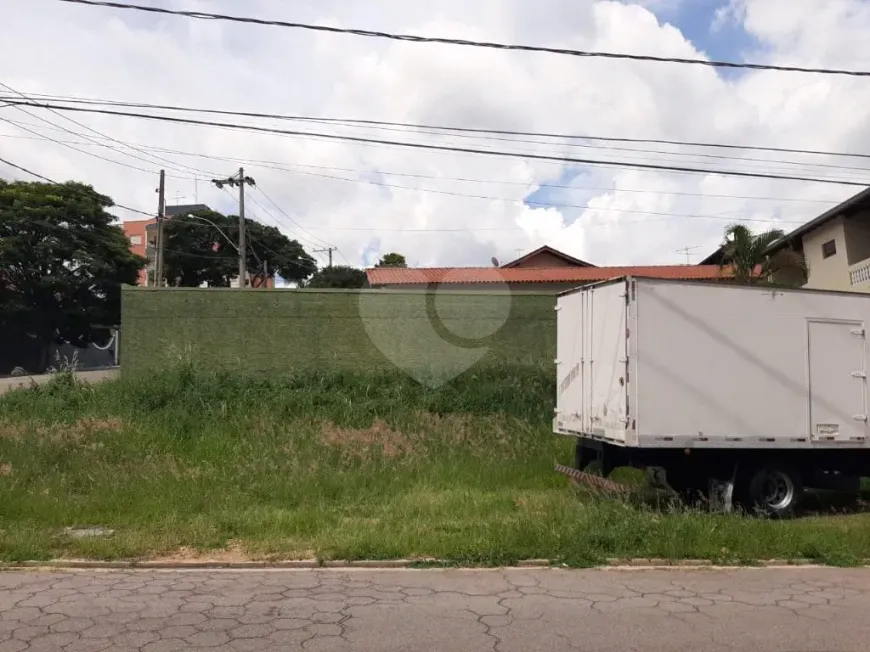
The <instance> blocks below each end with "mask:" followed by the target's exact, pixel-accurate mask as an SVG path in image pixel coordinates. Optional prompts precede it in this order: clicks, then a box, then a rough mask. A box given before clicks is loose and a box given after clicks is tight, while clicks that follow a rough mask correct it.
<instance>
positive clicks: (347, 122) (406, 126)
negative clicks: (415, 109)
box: [0, 93, 870, 161]
mask: <svg viewBox="0 0 870 652" xmlns="http://www.w3.org/2000/svg"><path fill="white" fill-rule="evenodd" d="M31 95H32V96H34V97H36V96H38V97H41V98H44V99H43V100H42V101H44V102H65V103H68V104H85V105H94V106H115V107H124V108H135V109H156V110H161V111H178V112H189V113H206V114H213V115H225V116H235V117H247V118H260V119H270V120H287V121H295V122H313V123H317V124H320V123H323V124H338V125H342V126H370V127H373V128H381V129H384V128H387V127H397V128H401V130H403V131H408V130H411V133H429V132H431V131H437V132H442V131H443V132H448V133H449V132H456V133H449V135H451V136H458V135H460V134H494V135H501V136H524V137H533V138H552V139H557V140H589V141H598V142H615V143H647V144H655V145H677V146H684V147H706V148H713V149H740V150H750V151H760V152H778V153H783V154H807V155H815V156H838V157H850V158H864V159H870V154H862V153H858V152H836V151H825V150H814V149H800V148H790V147H768V146H763V145H735V144H728V143H708V142H696V141H687V140H667V139H661V138H627V137H617V136H599V135H594V134H567V133H552V132H540V131H515V130H509V129H484V128H475V127H452V126H447V125H433V124H425V123H413V122H391V121H384V120H367V119H359V118H328V117H316V116H304V115H287V114H280V113H257V112H250V111H228V110H221V109H208V108H197V107H185V106H177V105H166V104H149V103H142V102H123V101H117V100H100V99H91V98H78V97H72V96H53V95H46V94H40V93H31ZM4 100H5V101H9V102H10V103H9V105H10V106H12V105H14V104H15V103H16V101H17V100H15V99H14V98H12V99H11V100H10V98H5V97H2V96H0V101H4ZM0 108H2V107H0ZM413 130H426V131H417V132H414V131H413ZM391 131H396V129H391ZM517 142H524V141H517ZM620 151H632V150H620ZM754 160H760V161H761V160H764V159H754Z"/></svg>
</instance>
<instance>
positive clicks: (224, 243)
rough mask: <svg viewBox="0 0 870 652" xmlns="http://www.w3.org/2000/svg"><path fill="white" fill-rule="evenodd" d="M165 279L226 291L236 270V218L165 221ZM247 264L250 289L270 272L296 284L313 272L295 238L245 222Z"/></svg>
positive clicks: (210, 214) (198, 215)
mask: <svg viewBox="0 0 870 652" xmlns="http://www.w3.org/2000/svg"><path fill="white" fill-rule="evenodd" d="M163 234H164V254H163V257H164V276H165V278H166V279H167V282H168V283H169V284H170V285H174V286H179V287H198V286H199V285H201V284H202V283H207V284H208V285H209V287H229V285H230V281H231V280H232V279H233V278H235V277H236V276H238V270H239V254H238V248H237V247H238V242H239V218H238V217H236V216H232V215H229V216H228V215H223V214H222V213H218V212H216V211H198V212H195V213H191V214H190V215H179V216H177V217H172V218H168V219H167V220H166V222H165V223H164V225H163ZM245 236H246V247H245V250H246V260H245V262H246V266H247V269H248V271H249V272H250V273H251V275H252V276H253V277H254V278H253V285H254V286H258V285H262V284H263V281H264V280H265V278H266V277H267V276H271V275H274V274H276V273H277V274H278V275H280V276H281V277H282V278H284V279H286V280H291V281H301V280H302V279H304V278H307V277H308V276H310V275H311V274H313V273H314V272H315V271H316V270H317V264H316V263H315V261H314V259H313V258H312V257H311V256H310V255H308V254H307V253H306V252H305V250H304V249H303V248H302V245H301V244H299V243H298V242H297V241H296V240H291V239H290V238H288V237H287V236H286V235H284V234H283V233H281V232H280V231H279V230H278V229H276V228H275V227H272V226H266V225H264V224H260V223H259V222H255V221H254V220H245Z"/></svg>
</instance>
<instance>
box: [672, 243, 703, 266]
mask: <svg viewBox="0 0 870 652" xmlns="http://www.w3.org/2000/svg"><path fill="white" fill-rule="evenodd" d="M700 246H701V245H694V246H691V247H683V248H682V249H677V253H678V254H683V255H684V256H685V257H686V265H691V264H692V256H697V255H698V254H693V253H692V250H694V249H697V248H699V247H700Z"/></svg>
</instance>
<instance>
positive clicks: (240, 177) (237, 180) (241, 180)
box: [212, 168, 256, 288]
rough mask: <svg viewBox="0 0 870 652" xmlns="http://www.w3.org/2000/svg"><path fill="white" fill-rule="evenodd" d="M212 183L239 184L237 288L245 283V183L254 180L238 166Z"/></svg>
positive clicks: (221, 186) (218, 184)
mask: <svg viewBox="0 0 870 652" xmlns="http://www.w3.org/2000/svg"><path fill="white" fill-rule="evenodd" d="M212 183H213V184H214V185H216V186H217V187H218V188H223V187H224V185H225V184H226V185H228V186H236V185H238V186H239V288H244V287H245V286H246V285H247V278H246V277H247V269H246V266H247V259H246V254H247V248H246V247H245V185H246V184H247V185H249V186H254V185H256V182H255V181H254V180H253V179H252V178H251V177H246V176H245V168H239V171H238V173H237V174H234V175H233V176H231V177H229V178H227V179H212Z"/></svg>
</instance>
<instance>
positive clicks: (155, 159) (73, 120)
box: [0, 82, 212, 177]
mask: <svg viewBox="0 0 870 652" xmlns="http://www.w3.org/2000/svg"><path fill="white" fill-rule="evenodd" d="M0 86H2V87H3V88H5V89H7V90H9V91H11V92H13V93H15V94H16V95H19V96H21V97H22V98H24V99H25V100H28V101H32V99H31V98H30V97H28V96H27V95H25V94H24V93H22V92H21V91H18V90H15V89H14V88H12V87H11V86H9V84H5V83H3V82H0ZM17 108H19V109H20V110H21V111H23V112H24V113H26V114H27V115H29V116H31V117H34V118H36V119H38V120H42V121H43V122H47V123H48V124H50V125H53V126H55V127H56V128H58V129H60V130H62V131H65V132H67V133H70V134H72V135H74V136H78V137H79V138H84V139H86V140H89V141H91V142H95V141H94V140H93V139H92V138H91V137H89V136H86V135H85V134H80V133H77V132H75V131H72V130H70V129H66V128H65V127H62V126H61V125H58V124H56V123H53V122H51V121H50V120H46V119H45V118H41V117H39V116H35V115H33V114H32V113H30V112H28V111H26V110H24V109H22V108H21V107H17ZM48 110H49V111H51V112H52V113H54V114H55V115H57V116H59V117H61V118H63V119H64V120H67V121H69V122H72V123H73V124H75V125H78V126H79V127H81V128H83V129H87V130H88V131H90V132H92V133H95V134H97V135H98V136H101V137H102V138H106V139H107V140H111V141H113V142H115V143H118V144H119V145H123V146H124V147H129V148H130V149H132V150H135V151H138V152H139V153H141V154H144V155H145V156H148V157H150V158H151V159H153V161H152V160H149V159H147V158H142V157H141V156H135V155H134V154H130V153H129V152H124V151H121V150H118V149H117V148H116V147H109V149H111V150H112V151H115V152H118V153H119V154H122V155H125V156H129V157H131V158H134V159H137V160H139V161H144V162H145V163H149V164H152V165H153V164H154V161H156V162H158V163H160V162H161V161H162V162H163V163H168V164H169V165H170V166H173V169H174V171H176V172H183V170H179V169H178V164H177V163H175V162H174V161H171V160H169V159H167V158H164V157H160V156H156V155H154V154H150V153H148V152H146V151H144V150H141V149H137V148H136V147H134V146H132V145H130V144H128V143H125V142H123V141H120V140H118V139H116V138H113V137H112V136H109V135H108V134H105V133H103V132H101V131H98V130H96V129H94V128H93V127H89V126H88V125H86V124H84V123H82V122H79V121H78V120H75V119H73V118H71V117H69V116H67V115H64V114H63V113H61V112H60V111H57V110H55V109H48ZM96 144H100V143H96ZM181 167H183V168H187V170H189V171H192V172H194V173H195V174H205V176H206V177H208V176H212V175H211V174H210V173H209V172H205V171H203V170H197V169H196V168H192V167H190V166H188V165H182V166H181Z"/></svg>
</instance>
